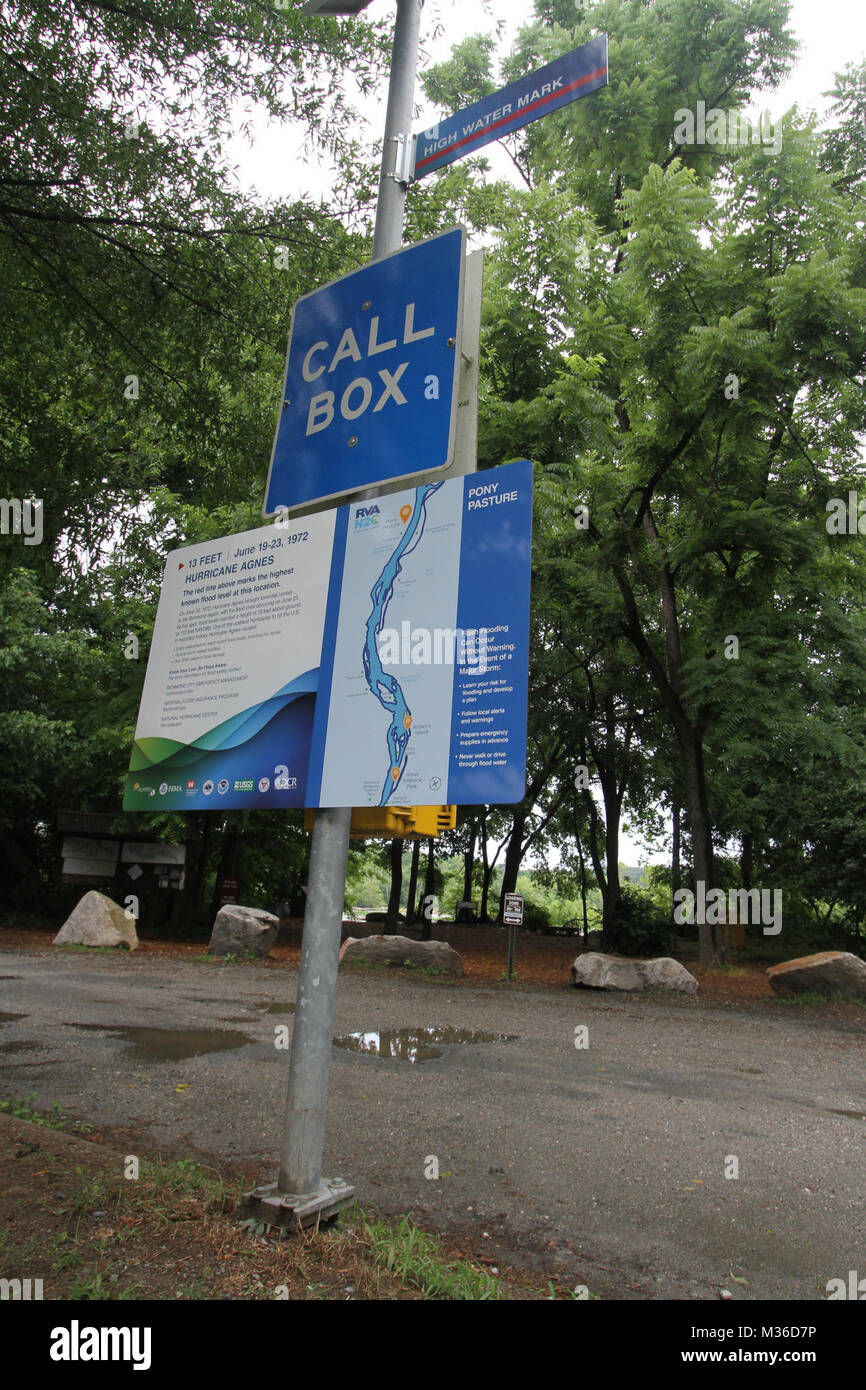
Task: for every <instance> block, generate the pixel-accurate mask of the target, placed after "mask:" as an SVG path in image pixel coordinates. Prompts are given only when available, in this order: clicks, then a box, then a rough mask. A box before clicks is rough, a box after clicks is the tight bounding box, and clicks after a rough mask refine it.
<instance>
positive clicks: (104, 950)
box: [57, 941, 129, 956]
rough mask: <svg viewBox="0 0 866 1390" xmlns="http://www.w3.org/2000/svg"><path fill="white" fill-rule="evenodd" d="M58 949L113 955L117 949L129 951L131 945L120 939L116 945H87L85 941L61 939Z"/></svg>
mask: <svg viewBox="0 0 866 1390" xmlns="http://www.w3.org/2000/svg"><path fill="white" fill-rule="evenodd" d="M57 950H58V951H68V952H70V953H71V952H75V951H77V952H79V953H80V954H81V953H83V954H86V955H89V956H93V955H97V956H113V955H114V954H115V952H117V951H128V950H129V946H128V944H127V942H125V941H119V942H118V943H117V945H116V946H85V945H84V942H83V941H61V942H60V944H59V946H58V947H57Z"/></svg>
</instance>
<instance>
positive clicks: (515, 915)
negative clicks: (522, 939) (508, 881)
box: [502, 893, 523, 927]
mask: <svg viewBox="0 0 866 1390" xmlns="http://www.w3.org/2000/svg"><path fill="white" fill-rule="evenodd" d="M502 920H503V922H504V923H505V925H506V927H522V926H523V894H522V893H506V894H505V907H504V908H503V911H502Z"/></svg>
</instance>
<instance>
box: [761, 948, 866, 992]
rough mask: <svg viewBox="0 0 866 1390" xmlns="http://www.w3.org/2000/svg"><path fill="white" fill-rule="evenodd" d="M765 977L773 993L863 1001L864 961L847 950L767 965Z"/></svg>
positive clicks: (864, 988) (865, 983)
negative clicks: (843, 995) (845, 995)
mask: <svg viewBox="0 0 866 1390" xmlns="http://www.w3.org/2000/svg"><path fill="white" fill-rule="evenodd" d="M767 978H768V979H769V981H770V986H771V988H772V990H773V993H774V994H804V993H805V992H806V991H807V990H808V991H810V992H813V993H815V994H823V995H831V994H836V993H839V994H847V995H848V996H849V997H850V998H852V999H866V961H862V960H861V959H860V957H859V956H854V955H852V954H851V952H850V951H819V952H818V954H817V955H814V956H798V957H797V959H796V960H786V961H783V962H782V964H781V965H771V966H770V968H769V970H768V971H767Z"/></svg>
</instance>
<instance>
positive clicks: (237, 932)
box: [207, 903, 280, 956]
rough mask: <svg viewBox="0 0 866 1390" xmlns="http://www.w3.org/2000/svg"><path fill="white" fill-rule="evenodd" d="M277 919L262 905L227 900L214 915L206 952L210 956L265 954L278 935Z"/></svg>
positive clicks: (278, 921) (278, 924)
mask: <svg viewBox="0 0 866 1390" xmlns="http://www.w3.org/2000/svg"><path fill="white" fill-rule="evenodd" d="M279 929H280V919H279V918H278V917H275V916H274V915H273V913H272V912H265V911H264V909H263V908H261V907H241V906H240V904H239V903H226V905H225V907H221V908H220V910H219V912H218V913H217V915H216V918H215V919H214V924H213V931H212V932H211V935H210V944H209V945H208V948H207V949H208V953H209V954H210V955H212V956H246V955H251V956H267V955H270V950H271V947H272V946H273V944H274V942H275V941H276V939H277V932H278V931H279Z"/></svg>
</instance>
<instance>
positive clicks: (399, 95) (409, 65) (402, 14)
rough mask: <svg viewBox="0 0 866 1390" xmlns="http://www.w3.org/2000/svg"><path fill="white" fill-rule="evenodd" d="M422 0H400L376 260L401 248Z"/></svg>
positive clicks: (376, 238)
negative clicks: (404, 158) (402, 174)
mask: <svg viewBox="0 0 866 1390" xmlns="http://www.w3.org/2000/svg"><path fill="white" fill-rule="evenodd" d="M421 5H422V0H397V23H396V25H395V27H394V49H393V52H392V55H391V81H390V84H389V86H388V107H387V110H386V112H385V143H384V145H383V146H382V165H381V170H380V173H379V198H378V201H377V203H376V225H375V229H374V232H373V255H372V259H373V260H374V261H378V260H381V259H382V257H383V256H388V255H390V253H391V252H392V251H398V250H399V249H400V243H401V241H402V240H403V211H404V209H405V206H406V184H405V183H402V182H401V181H400V180H399V179H398V178H396V177H395V174H396V172H397V168H398V162H399V158H400V153H401V147H402V146H403V145H404V143H406V142H408V141H409V140H410V138H411V133H412V103H413V102H414V100H415V68H416V66H417V64H418V44H419V41H420V38H421Z"/></svg>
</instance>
